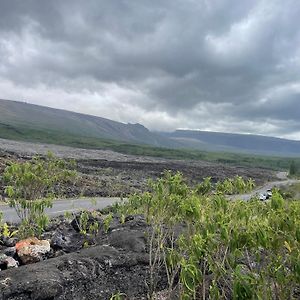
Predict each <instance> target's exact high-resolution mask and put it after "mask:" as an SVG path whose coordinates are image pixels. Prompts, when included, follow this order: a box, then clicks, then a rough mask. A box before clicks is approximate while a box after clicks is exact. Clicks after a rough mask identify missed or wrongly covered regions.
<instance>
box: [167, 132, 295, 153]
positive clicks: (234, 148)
mask: <svg viewBox="0 0 300 300" xmlns="http://www.w3.org/2000/svg"><path fill="white" fill-rule="evenodd" d="M164 136H166V137H168V138H170V139H173V140H174V141H176V142H178V143H182V144H185V145H186V146H187V147H189V148H194V149H200V148H201V149H203V150H204V149H205V150H208V151H227V152H243V153H252V154H263V155H279V156H300V141H293V140H287V139H282V138H276V137H269V136H261V135H251V134H237V133H222V132H211V131H200V130H199V131H198V130H176V131H174V132H171V133H164Z"/></svg>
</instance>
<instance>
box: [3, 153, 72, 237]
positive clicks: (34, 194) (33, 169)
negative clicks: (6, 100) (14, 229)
mask: <svg viewBox="0 0 300 300" xmlns="http://www.w3.org/2000/svg"><path fill="white" fill-rule="evenodd" d="M74 176H75V172H74V171H71V170H70V169H68V168H67V164H66V162H65V161H63V160H60V159H57V158H55V157H54V156H53V155H52V154H51V153H48V155H47V156H46V158H41V157H38V156H37V157H34V158H33V159H32V161H29V162H22V163H12V164H11V165H10V166H8V167H7V168H6V169H5V171H4V175H3V179H4V182H5V183H6V189H5V193H6V195H7V196H8V198H9V205H10V206H11V207H13V208H14V209H15V210H16V213H17V215H18V216H19V218H20V219H21V225H22V226H21V227H22V231H23V235H24V236H30V235H35V234H41V233H42V231H43V230H44V228H45V226H46V225H47V223H48V217H47V216H46V215H45V209H46V208H49V207H52V200H53V198H54V196H55V192H54V187H55V186H56V185H57V184H59V183H61V182H63V181H66V180H68V179H70V177H74Z"/></svg>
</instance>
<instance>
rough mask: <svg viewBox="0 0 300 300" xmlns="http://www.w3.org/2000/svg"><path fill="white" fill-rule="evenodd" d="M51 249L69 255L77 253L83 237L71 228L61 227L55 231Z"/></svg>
mask: <svg viewBox="0 0 300 300" xmlns="http://www.w3.org/2000/svg"><path fill="white" fill-rule="evenodd" d="M50 243H51V247H52V248H53V249H54V250H62V251H64V252H67V253H70V252H75V251H78V250H80V249H81V248H82V245H83V243H84V236H83V235H82V234H80V233H78V232H76V231H75V229H74V228H73V227H72V226H69V227H67V226H63V227H59V228H57V229H56V230H55V232H54V233H53V235H52V238H51V241H50Z"/></svg>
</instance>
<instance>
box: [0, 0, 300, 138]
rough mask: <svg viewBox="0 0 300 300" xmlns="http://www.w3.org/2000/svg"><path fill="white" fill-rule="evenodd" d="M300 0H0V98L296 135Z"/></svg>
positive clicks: (161, 123) (147, 120) (156, 123)
mask: <svg viewBox="0 0 300 300" xmlns="http://www.w3.org/2000/svg"><path fill="white" fill-rule="evenodd" d="M299 18H300V1H299V0H285V1H282V0H260V1H259V0H257V1H255V0H243V1H241V0H181V1H179V0H152V1H146V0H127V1H125V0H107V1H101V0H63V1H62V0H51V1H40V0H26V1H24V0H1V1H0V98H2V99H11V100H19V101H26V102H29V103H35V104H39V105H45V106H50V107H55V108H62V109H68V110H72V111H76V112H82V113H87V114H92V115H96V116H101V117H105V118H110V119H113V120H116V121H121V122H124V123H128V122H130V123H141V124H143V125H144V126H146V127H147V128H149V129H150V130H154V131H172V130H175V129H178V128H185V129H199V130H210V131H222V132H236V133H252V134H263V135H270V136H278V137H285V138H291V139H298V140H300V20H299Z"/></svg>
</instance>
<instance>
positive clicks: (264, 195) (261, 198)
mask: <svg viewBox="0 0 300 300" xmlns="http://www.w3.org/2000/svg"><path fill="white" fill-rule="evenodd" d="M259 200H260V201H265V200H267V196H266V194H260V195H259Z"/></svg>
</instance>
